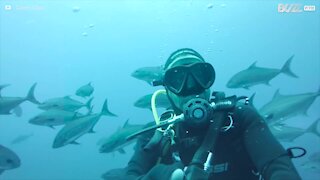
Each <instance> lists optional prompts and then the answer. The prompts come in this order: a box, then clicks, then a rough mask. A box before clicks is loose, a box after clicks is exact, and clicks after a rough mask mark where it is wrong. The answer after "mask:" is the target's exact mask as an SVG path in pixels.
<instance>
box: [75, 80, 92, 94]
mask: <svg viewBox="0 0 320 180" xmlns="http://www.w3.org/2000/svg"><path fill="white" fill-rule="evenodd" d="M93 91H94V89H93V87H92V85H91V82H89V83H88V84H86V85H83V86H81V87H80V88H79V89H78V90H77V91H76V95H77V96H80V97H89V96H91V94H92V93H93Z"/></svg>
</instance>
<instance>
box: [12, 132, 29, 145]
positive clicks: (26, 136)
mask: <svg viewBox="0 0 320 180" xmlns="http://www.w3.org/2000/svg"><path fill="white" fill-rule="evenodd" d="M32 136H33V133H29V134H23V135H19V136H17V137H16V138H14V139H13V140H12V141H11V144H18V143H21V142H23V141H26V140H28V139H29V138H30V137H32Z"/></svg>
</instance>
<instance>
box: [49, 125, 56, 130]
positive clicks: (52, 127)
mask: <svg viewBox="0 0 320 180" xmlns="http://www.w3.org/2000/svg"><path fill="white" fill-rule="evenodd" d="M48 127H49V128H51V129H56V128H54V126H52V125H50V126H48Z"/></svg>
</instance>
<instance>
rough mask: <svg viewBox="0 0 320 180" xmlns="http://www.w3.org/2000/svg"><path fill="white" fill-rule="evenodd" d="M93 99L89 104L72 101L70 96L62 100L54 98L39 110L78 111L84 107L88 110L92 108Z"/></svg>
mask: <svg viewBox="0 0 320 180" xmlns="http://www.w3.org/2000/svg"><path fill="white" fill-rule="evenodd" d="M92 99H93V98H91V99H89V100H88V101H87V103H85V104H84V103H82V102H80V101H77V100H74V99H71V98H70V97H69V96H65V97H62V98H52V99H48V100H46V101H44V102H43V103H41V104H40V105H39V106H38V108H40V109H43V110H48V109H62V110H66V111H76V110H78V109H80V108H82V107H86V108H87V109H90V108H91V101H92Z"/></svg>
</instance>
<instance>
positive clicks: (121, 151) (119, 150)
mask: <svg viewBox="0 0 320 180" xmlns="http://www.w3.org/2000/svg"><path fill="white" fill-rule="evenodd" d="M118 152H119V153H120V154H125V153H126V151H124V149H122V148H121V149H118Z"/></svg>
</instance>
